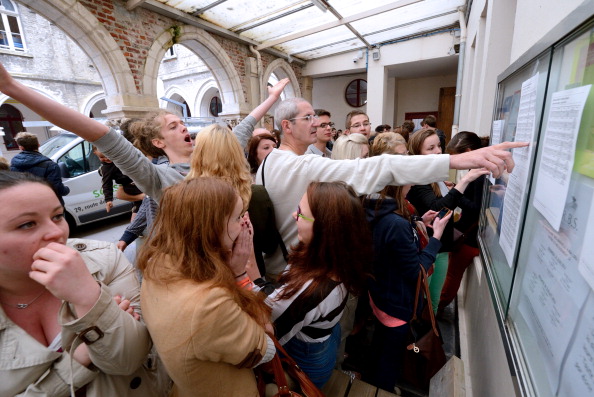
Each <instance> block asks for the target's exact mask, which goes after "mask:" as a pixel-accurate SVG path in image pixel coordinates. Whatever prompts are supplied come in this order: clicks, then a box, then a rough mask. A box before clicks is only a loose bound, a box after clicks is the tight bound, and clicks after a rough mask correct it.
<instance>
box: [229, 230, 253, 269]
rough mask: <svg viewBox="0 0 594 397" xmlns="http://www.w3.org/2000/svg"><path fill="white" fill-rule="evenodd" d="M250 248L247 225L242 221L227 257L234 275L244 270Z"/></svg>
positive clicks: (250, 241)
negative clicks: (229, 254)
mask: <svg viewBox="0 0 594 397" xmlns="http://www.w3.org/2000/svg"><path fill="white" fill-rule="evenodd" d="M251 250H252V237H251V235H250V234H249V229H248V226H247V225H246V224H245V222H244V223H242V225H241V231H240V232H239V236H237V239H236V240H235V242H234V243H233V250H232V251H231V258H230V259H229V267H230V268H231V271H232V272H233V274H234V275H236V276H238V275H240V274H241V273H243V272H245V271H246V270H245V265H246V263H247V260H248V258H249V257H250V254H251Z"/></svg>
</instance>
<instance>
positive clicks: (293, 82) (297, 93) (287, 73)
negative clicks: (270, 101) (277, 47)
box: [260, 58, 301, 101]
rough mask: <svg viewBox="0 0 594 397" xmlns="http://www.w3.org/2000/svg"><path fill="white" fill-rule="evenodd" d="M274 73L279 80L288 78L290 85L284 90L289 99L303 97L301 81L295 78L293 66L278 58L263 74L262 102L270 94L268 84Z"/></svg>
mask: <svg viewBox="0 0 594 397" xmlns="http://www.w3.org/2000/svg"><path fill="white" fill-rule="evenodd" d="M272 73H274V74H275V75H276V76H277V77H278V78H279V79H284V78H286V77H288V78H289V81H290V83H289V84H288V85H287V87H286V88H285V90H284V91H285V93H286V95H287V98H295V97H301V89H300V88H299V81H298V80H297V76H295V72H294V71H293V69H292V68H291V65H289V64H288V63H287V61H285V60H284V59H281V58H277V59H275V60H274V61H272V62H270V63H269V64H268V66H267V67H266V69H264V73H263V74H262V84H263V87H262V88H261V90H260V92H261V93H262V98H261V101H263V100H264V99H265V98H264V95H266V93H267V92H268V90H267V89H266V83H267V82H268V79H269V78H270V75H271V74H272Z"/></svg>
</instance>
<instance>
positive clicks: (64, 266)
mask: <svg viewBox="0 0 594 397" xmlns="http://www.w3.org/2000/svg"><path fill="white" fill-rule="evenodd" d="M29 277H31V278H32V279H33V280H35V281H37V282H38V283H40V284H42V285H44V286H45V288H47V289H48V290H49V291H50V292H51V293H52V294H53V295H54V296H55V297H56V298H59V299H62V300H65V301H68V302H70V303H71V304H73V305H74V306H75V308H76V312H77V315H78V316H79V317H82V316H84V315H85V314H86V313H87V312H88V311H89V310H91V308H92V307H93V305H94V304H95V302H97V299H99V295H100V294H101V287H100V286H99V284H98V283H97V281H95V279H94V278H93V276H91V273H90V272H89V270H88V269H87V266H86V265H85V262H84V260H83V259H82V257H81V256H80V254H79V253H78V252H77V251H76V250H74V249H72V248H70V247H67V246H65V245H63V244H58V243H50V244H48V245H47V246H45V247H43V248H40V249H39V250H38V251H37V252H36V253H35V254H34V255H33V264H32V265H31V272H30V273H29Z"/></svg>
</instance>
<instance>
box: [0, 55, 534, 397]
mask: <svg viewBox="0 0 594 397" xmlns="http://www.w3.org/2000/svg"><path fill="white" fill-rule="evenodd" d="M287 84H288V80H287V79H284V80H281V81H280V82H279V83H278V84H277V85H275V86H273V87H269V88H268V94H269V95H268V97H267V99H266V100H265V101H264V102H262V103H261V104H260V105H259V106H258V107H256V108H255V109H254V110H253V111H252V112H251V113H250V115H248V116H247V117H246V118H245V119H243V121H242V122H241V123H240V124H239V125H238V126H236V127H235V128H234V129H233V130H231V129H229V128H228V127H227V126H221V125H212V126H209V127H207V128H205V129H203V130H202V131H201V132H200V133H199V134H198V135H197V136H196V139H195V140H193V139H192V137H191V135H190V134H189V132H188V130H187V128H186V127H185V125H184V123H183V121H182V120H181V119H180V118H179V117H178V116H177V115H175V114H171V113H169V112H166V111H162V110H161V111H156V112H154V113H151V114H149V115H147V116H146V117H145V118H144V119H142V120H138V121H135V122H133V123H131V124H130V125H129V126H128V128H127V129H128V131H129V132H130V134H128V135H131V138H130V137H128V138H130V139H126V137H125V136H123V135H122V134H120V133H119V132H118V131H117V130H115V129H113V128H109V127H107V126H105V125H103V124H101V123H99V122H97V121H94V120H92V119H90V118H88V117H86V116H85V115H82V114H80V113H78V112H76V111H74V110H72V109H69V108H67V107H65V106H63V105H61V104H59V103H57V102H54V101H52V100H50V99H48V98H46V97H44V96H42V95H40V94H38V93H36V92H35V91H33V90H31V89H29V88H27V87H25V86H24V85H22V84H20V83H19V82H17V81H16V80H14V79H13V78H12V76H10V74H8V73H7V72H6V70H5V69H4V68H3V66H2V65H0V91H2V92H3V93H4V94H6V95H8V96H10V97H11V98H13V99H15V100H17V101H19V102H20V103H22V104H23V105H25V106H27V107H29V108H30V109H31V110H32V111H34V112H36V113H37V114H39V115H40V116H41V117H43V118H45V119H47V120H48V121H50V122H52V123H54V124H55V125H58V126H60V127H61V128H63V129H65V130H68V131H71V132H73V133H75V134H77V135H79V136H80V137H82V138H84V139H85V140H87V141H89V142H91V143H92V144H93V145H94V147H95V150H96V152H97V153H101V154H102V155H103V156H104V158H105V159H108V161H109V162H110V163H113V164H114V166H115V167H117V169H118V170H119V171H120V172H121V173H122V174H123V175H125V176H127V177H128V178H130V180H131V181H132V182H131V183H133V184H134V186H135V188H137V189H139V191H141V192H143V194H144V195H145V197H144V198H143V199H142V204H141V205H140V209H139V213H138V215H137V217H136V218H135V219H134V222H133V223H135V222H137V221H138V220H139V219H141V220H140V221H139V223H140V226H138V225H137V227H136V228H135V229H134V230H135V231H131V230H127V233H132V234H134V233H137V232H136V230H138V228H139V227H140V228H144V227H146V228H147V229H148V231H147V234H148V239H147V241H146V242H145V243H144V244H143V246H142V248H141V249H140V252H139V253H138V257H137V260H136V266H137V268H138V270H139V271H140V274H141V277H138V276H137V270H136V269H135V268H134V267H133V266H132V265H131V264H130V263H128V262H127V260H126V259H125V258H124V256H123V254H122V252H121V249H125V247H126V246H127V245H128V244H129V243H128V242H127V241H129V240H126V241H124V238H127V237H125V236H123V237H122V240H121V241H120V242H119V243H118V245H117V247H116V245H114V244H109V243H105V242H96V241H90V240H80V239H68V225H67V223H66V221H65V218H64V209H63V207H62V204H61V202H60V196H59V195H58V194H57V192H56V190H55V188H53V187H52V186H51V185H49V184H48V183H47V182H45V181H44V179H42V178H40V177H39V176H35V175H33V174H31V173H22V172H21V173H17V172H11V171H0V200H1V202H2V203H3V205H2V206H1V207H0V231H1V232H2V236H3V238H2V239H1V240H0V249H1V252H2V256H0V324H2V326H1V327H0V336H2V337H1V338H0V343H1V345H0V348H1V349H2V350H3V351H6V352H10V354H3V355H2V358H1V360H0V394H1V395H23V396H27V395H51V396H66V395H69V394H70V395H75V393H79V394H76V395H86V396H89V397H91V396H106V395H117V396H136V395H138V396H141V395H142V396H153V395H155V396H158V395H161V396H165V395H168V393H172V394H171V395H176V396H201V395H203V396H212V395H234V396H258V388H257V384H256V378H255V376H254V371H253V368H255V367H257V366H261V365H262V364H265V363H267V362H269V361H271V360H272V358H273V357H274V355H275V353H276V348H275V345H274V338H277V339H278V341H279V342H280V343H281V344H282V345H283V346H284V348H285V349H286V350H287V352H288V353H289V354H290V355H291V357H293V359H294V360H295V361H296V362H297V363H298V365H299V366H300V368H302V369H303V371H304V372H305V373H307V375H309V377H310V378H311V379H312V381H313V382H314V383H315V384H316V385H317V386H318V387H320V388H321V387H323V385H324V384H325V383H326V382H327V381H328V379H329V378H330V375H331V373H332V371H333V370H334V369H335V368H337V367H340V363H341V358H342V357H343V356H344V353H343V351H344V338H345V337H346V336H347V335H348V334H349V333H350V332H351V330H352V329H353V324H354V322H355V317H356V315H355V312H357V310H356V309H357V305H362V304H367V305H369V306H370V307H371V309H372V316H374V317H373V318H374V319H375V320H374V321H375V331H374V333H373V340H372V346H373V348H372V349H371V351H370V355H371V356H372V359H371V362H373V363H376V365H375V366H374V367H373V368H370V371H369V373H364V374H363V379H364V380H366V381H368V382H370V383H372V384H374V385H376V386H379V387H381V388H383V389H386V390H390V391H391V390H393V388H394V386H395V385H396V383H397V382H398V381H399V376H400V375H399V374H400V372H401V367H402V363H401V361H400V353H401V351H402V349H403V343H404V342H403V341H404V340H405V335H406V332H407V322H408V320H410V318H411V316H412V314H413V313H412V311H413V304H414V301H415V299H416V297H415V296H414V295H415V282H416V280H417V276H418V274H419V271H420V267H419V264H421V266H423V267H424V268H425V269H427V270H431V269H434V270H433V276H432V277H433V279H434V280H435V281H432V284H433V285H434V286H435V287H434V288H435V292H433V291H432V292H431V294H432V295H434V294H435V296H436V297H437V299H436V302H437V305H438V306H437V307H436V308H435V310H438V308H439V307H441V305H442V301H443V304H447V303H449V301H451V299H453V295H452V293H453V294H454V295H455V290H457V286H458V285H459V280H460V278H461V274H462V273H463V270H464V268H465V267H466V266H467V265H468V263H469V262H468V259H467V258H469V257H471V255H473V254H475V253H476V244H474V245H473V242H472V233H475V234H476V230H475V229H476V227H475V226H476V219H478V208H480V197H481V196H480V194H478V193H477V192H479V191H480V185H479V183H480V181H481V177H483V176H484V175H486V174H487V173H489V172H490V173H493V174H494V175H495V176H498V175H500V174H502V173H503V172H511V171H512V169H513V160H512V157H511V153H510V152H509V151H508V149H511V148H514V147H520V146H523V145H524V144H522V143H503V144H500V145H495V146H490V147H483V148H479V147H478V146H476V143H469V141H473V142H474V140H475V138H474V137H475V134H472V133H464V134H462V133H461V134H459V136H460V138H457V136H456V137H454V138H455V139H452V141H451V142H450V144H449V145H448V146H447V150H448V151H449V152H450V153H452V154H451V155H442V154H441V152H442V148H441V144H440V142H439V139H434V138H433V136H434V135H435V134H436V132H435V131H434V130H433V129H432V128H431V127H427V128H424V129H423V130H421V131H417V132H414V133H413V134H411V135H410V138H409V142H408V144H407V142H406V139H405V138H404V137H402V136H401V135H398V134H397V133H394V132H382V133H380V134H378V135H377V136H376V137H375V139H374V141H373V143H372V145H371V149H370V145H369V143H368V142H369V138H371V124H370V122H369V118H368V117H367V115H366V114H365V113H363V112H352V113H351V114H349V116H348V117H347V120H346V124H345V127H346V128H345V133H344V135H343V137H341V138H339V139H337V140H336V142H334V147H333V150H332V151H331V150H330V149H329V148H328V146H329V145H328V142H329V141H331V139H332V133H331V130H332V128H333V126H334V124H333V123H332V122H331V115H330V113H329V112H327V111H324V110H314V109H313V107H312V106H311V104H310V103H309V102H307V101H306V100H304V99H302V98H290V99H286V100H284V101H282V102H280V103H279V104H278V105H277V107H276V110H275V121H276V124H277V128H278V130H279V131H280V136H279V135H277V134H273V133H272V134H271V133H268V132H267V131H254V129H255V126H256V124H257V122H258V121H259V120H260V119H261V118H262V117H263V116H264V115H265V114H266V112H268V110H269V109H270V108H271V107H272V105H273V104H275V102H277V101H278V99H279V98H280V94H281V92H282V91H283V89H284V87H285V86H286V85H287ZM387 127H389V126H387ZM384 129H387V130H389V128H386V127H385V128H384ZM423 131H432V132H426V133H425V132H423ZM384 134H386V135H384ZM320 141H321V142H323V144H320V143H319V142H320ZM415 141H419V142H418V143H417V144H415V145H416V146H415V145H413V143H414V142H415ZM479 141H480V139H479ZM341 146H344V148H341ZM479 146H480V145H479ZM246 149H247V150H246ZM306 152H307V154H306ZM408 152H410V153H411V154H413V155H410V156H409V155H407V154H408ZM246 154H247V155H246ZM105 163H107V161H105ZM108 168H110V167H106V169H108ZM450 169H457V170H471V171H469V172H468V173H467V174H466V176H464V177H463V178H462V179H461V180H460V181H459V182H458V183H457V184H456V185H453V184H449V183H446V182H440V181H446V180H447V179H448V176H449V170H450ZM110 175H112V174H110ZM435 184H437V186H435ZM415 190H419V192H415ZM134 192H136V191H134ZM135 198H139V197H137V195H135ZM144 206H146V209H144V210H143V207H144ZM442 206H446V207H448V208H450V209H452V210H453V209H454V208H455V207H456V206H458V207H460V208H462V216H461V218H460V219H459V220H457V221H456V222H455V223H454V219H453V217H452V215H451V214H449V215H446V216H444V217H438V216H437V213H438V212H437V210H439V209H441V207H442ZM141 214H145V215H143V216H142V218H141ZM146 214H149V215H148V216H146ZM147 218H148V219H147ZM142 222H144V224H143V223H142ZM458 223H460V224H461V226H460V228H461V230H463V231H464V232H465V236H466V240H465V241H464V245H465V247H464V248H462V251H460V254H459V255H458V257H460V258H461V259H459V260H455V261H454V258H455V257H456V255H455V253H454V252H453V250H452V249H451V247H447V246H446V245H445V244H442V241H445V240H446V239H450V240H452V239H453V236H450V235H449V234H450V233H452V234H453V230H454V229H453V228H454V227H455V226H456V225H457V224H458ZM421 225H423V227H422V226H421ZM452 225H453V226H452ZM125 235H126V233H125ZM136 235H137V234H135V236H136ZM469 236H470V237H469ZM118 248H120V249H118ZM439 252H443V253H444V258H445V259H443V262H444V263H445V265H438V264H437V263H438V262H439V261H438V260H437V259H436V258H438V257H439V255H440V254H439ZM448 253H450V254H449V255H448ZM448 257H449V260H448ZM448 262H449V265H448ZM434 263H435V265H434ZM439 266H442V268H441V269H439V270H438V267H439ZM450 273H451V274H450ZM444 283H445V286H444ZM442 286H444V287H443V288H442ZM440 296H441V300H440ZM8 356H10V357H9V358H8ZM169 379H170V380H171V381H168V380H169ZM80 393H84V394H80Z"/></svg>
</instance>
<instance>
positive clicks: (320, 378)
mask: <svg viewBox="0 0 594 397" xmlns="http://www.w3.org/2000/svg"><path fill="white" fill-rule="evenodd" d="M339 344H340V324H338V323H337V324H336V325H335V326H334V328H332V334H331V335H330V337H329V338H328V339H326V340H325V341H324V342H320V343H308V342H303V341H300V340H298V339H297V338H295V337H293V338H291V340H289V341H288V342H287V343H285V345H284V346H283V347H284V348H285V350H287V353H289V355H290V356H291V357H292V358H293V360H295V362H296V363H297V365H299V367H300V368H301V369H302V370H303V372H305V373H306V374H307V376H309V378H310V379H311V381H312V382H313V383H314V384H315V385H316V386H317V387H318V388H320V389H321V388H322V386H324V384H326V382H328V380H329V379H330V376H331V375H332V370H333V369H334V365H335V364H336V352H337V350H338V345H339Z"/></svg>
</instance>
